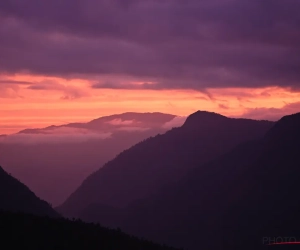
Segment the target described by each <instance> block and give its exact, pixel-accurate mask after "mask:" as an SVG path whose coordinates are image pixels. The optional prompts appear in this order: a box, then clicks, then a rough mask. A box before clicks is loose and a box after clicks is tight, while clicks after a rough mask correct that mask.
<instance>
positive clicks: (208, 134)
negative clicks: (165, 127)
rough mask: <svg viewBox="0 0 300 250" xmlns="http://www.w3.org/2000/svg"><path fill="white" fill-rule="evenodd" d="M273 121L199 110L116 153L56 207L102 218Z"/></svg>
mask: <svg viewBox="0 0 300 250" xmlns="http://www.w3.org/2000/svg"><path fill="white" fill-rule="evenodd" d="M272 126H273V123H272V122H268V121H254V120H248V119H231V118H227V117H225V116H222V115H219V114H216V113H210V112H202V111H198V112H196V113H194V114H192V115H190V116H189V117H188V118H187V120H186V122H185V123H184V125H183V126H182V127H180V128H174V129H172V130H170V131H168V132H167V133H165V134H163V135H157V136H155V137H151V138H149V139H147V140H144V141H142V142H141V143H138V144H136V145H135V146H133V147H131V148H130V149H128V150H126V151H124V152H123V153H121V154H119V155H118V156H117V157H116V158H115V159H113V160H112V161H110V162H108V163H107V164H105V166H104V167H103V168H101V169H99V170H98V171H97V172H95V173H94V174H92V175H90V176H89V177H88V178H87V179H86V180H85V181H84V182H83V184H82V185H81V186H80V187H79V188H78V189H77V190H76V191H75V192H74V193H73V194H72V195H71V196H70V197H69V198H68V199H67V201H66V202H65V203H64V204H63V205H62V206H60V207H59V208H58V211H59V212H60V213H62V214H63V215H66V216H71V217H72V216H80V215H82V213H83V212H84V214H87V215H88V217H89V220H92V221H93V220H98V219H101V216H102V219H104V220H105V219H106V217H107V216H108V217H109V215H112V214H114V215H116V213H117V212H115V211H116V210H115V209H118V208H122V207H126V206H127V205H128V204H130V203H131V202H135V201H137V200H139V199H143V198H144V197H146V196H148V195H152V194H154V193H155V192H156V191H157V190H159V189H160V188H163V187H164V186H167V185H169V184H171V183H173V182H176V181H178V180H179V179H180V178H181V177H182V176H184V175H185V174H186V173H187V172H188V171H189V170H191V169H192V168H194V167H195V166H197V165H201V164H204V163H206V162H208V161H210V160H212V159H214V158H216V157H218V156H220V155H222V154H224V153H226V152H228V151H230V150H231V149H232V148H233V147H235V146H237V145H238V144H239V143H242V142H244V141H247V140H254V139H257V138H260V137H262V136H263V135H264V134H265V133H266V131H268V130H269V129H270V128H271V127H272ZM101 207H102V209H103V210H102V211H101ZM109 207H110V209H108V208H109ZM113 207H115V209H114V208H113ZM89 208H90V209H92V210H89ZM97 210H98V211H99V212H98V213H97ZM94 215H95V216H94ZM115 220H116V219H115V218H114V221H115ZM107 223H108V225H110V226H111V225H115V223H114V222H112V223H109V221H107Z"/></svg>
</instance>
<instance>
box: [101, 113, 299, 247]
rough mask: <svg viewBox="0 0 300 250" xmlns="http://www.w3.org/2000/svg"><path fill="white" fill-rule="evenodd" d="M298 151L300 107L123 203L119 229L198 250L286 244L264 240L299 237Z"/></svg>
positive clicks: (291, 245) (292, 245)
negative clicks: (258, 135)
mask: <svg viewBox="0 0 300 250" xmlns="http://www.w3.org/2000/svg"><path fill="white" fill-rule="evenodd" d="M299 153H300V113H298V114H295V115H290V116H286V117H283V118H282V119H281V120H280V121H278V122H277V123H276V124H275V126H274V127H273V128H272V129H271V130H270V131H269V132H268V133H266V135H265V136H264V138H263V139H261V140H257V141H252V142H248V143H243V144H242V145H240V146H238V147H236V148H235V149H234V150H232V151H231V152H229V153H227V154H225V155H224V156H222V157H219V158H218V159H216V160H214V161H211V162H209V163H206V164H203V165H200V166H199V167H198V168H196V169H194V170H192V171H191V172H190V173H189V174H188V175H187V176H186V177H185V178H183V179H181V180H180V182H179V183H177V184H176V185H172V186H170V187H169V188H165V189H164V190H161V191H160V193H159V194H157V195H155V196H153V197H151V198H149V199H144V200H143V201H141V202H140V203H139V204H133V205H132V206H130V207H128V208H127V210H126V212H123V214H122V217H123V221H122V222H120V224H121V223H123V225H122V226H121V228H122V229H124V230H125V231H128V232H130V233H135V234H137V235H139V236H143V237H147V238H150V239H152V240H156V241H161V242H166V243H167V244H172V245H175V246H184V247H188V249H195V250H196V249H201V248H202V249H215V250H216V249H218V250H219V249H224V250H225V249H286V248H287V247H288V246H287V245H277V246H274V245H273V246H267V244H268V243H272V242H273V243H274V239H276V240H277V241H278V242H280V241H284V240H282V239H283V238H284V237H287V238H288V239H289V238H291V237H292V239H293V241H295V239H298V241H299V238H300V229H299V225H300V213H299V211H300V196H299V190H300V181H299V180H300V155H299ZM106 219H107V218H106ZM279 247H281V248H279ZM297 247H299V245H294V244H290V245H289V248H288V249H299V248H297Z"/></svg>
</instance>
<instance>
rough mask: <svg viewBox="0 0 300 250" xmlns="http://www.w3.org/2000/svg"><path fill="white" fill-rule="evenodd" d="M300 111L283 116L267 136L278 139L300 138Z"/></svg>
mask: <svg viewBox="0 0 300 250" xmlns="http://www.w3.org/2000/svg"><path fill="white" fill-rule="evenodd" d="M299 128H300V113H296V114H292V115H287V116H284V117H282V118H281V119H280V120H279V121H278V122H276V124H275V125H274V127H273V128H272V129H271V130H270V131H269V132H268V133H267V135H266V138H267V139H271V140H276V139H279V140H281V139H285V140H287V139H292V140H293V141H294V140H295V139H296V138H300V130H299Z"/></svg>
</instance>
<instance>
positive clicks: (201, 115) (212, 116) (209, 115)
mask: <svg viewBox="0 0 300 250" xmlns="http://www.w3.org/2000/svg"><path fill="white" fill-rule="evenodd" d="M226 119H228V117H226V116H223V115H220V114H218V113H214V112H208V111H201V110H198V111H197V112H195V113H193V114H191V115H190V116H188V118H187V119H186V121H185V123H184V124H183V126H184V127H194V126H197V125H199V124H203V123H208V124H211V123H216V122H220V121H224V120H226Z"/></svg>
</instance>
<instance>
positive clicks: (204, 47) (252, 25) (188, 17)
mask: <svg viewBox="0 0 300 250" xmlns="http://www.w3.org/2000/svg"><path fill="white" fill-rule="evenodd" d="M299 9H300V1H299V0H202V1H199V0H44V1H40V0H26V1H24V0H1V1H0V134H6V133H14V132H17V131H19V130H21V129H24V128H32V127H45V126H48V125H51V124H54V125H58V124H63V123H68V122H75V121H81V122H84V121H89V120H91V119H94V118H97V117H100V116H105V115H110V114H119V113H123V112H128V111H131V112H164V113H171V114H175V115H179V116H186V115H189V114H191V113H193V112H195V111H197V110H207V111H213V112H217V113H221V114H223V115H226V116H230V117H246V118H251V119H269V120H277V119H279V118H280V117H282V116H284V115H287V114H291V113H296V112H299V111H300V15H299Z"/></svg>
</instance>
